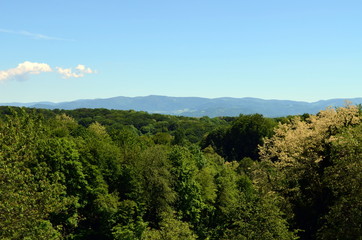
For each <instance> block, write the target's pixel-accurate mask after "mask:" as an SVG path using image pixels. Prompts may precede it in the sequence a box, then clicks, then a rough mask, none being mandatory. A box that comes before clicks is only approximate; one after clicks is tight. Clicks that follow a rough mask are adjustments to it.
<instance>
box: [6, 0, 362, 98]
mask: <svg viewBox="0 0 362 240" xmlns="http://www.w3.org/2000/svg"><path fill="white" fill-rule="evenodd" d="M0 10H1V14H0V102H33V101H54V102H59V101H70V100H76V99H86V98H107V97H114V96H146V95H167V96H198V97H209V98H214V97H258V98H263V99H289V100H300V101H316V100H320V99H329V98H352V97H362V93H361V92H362V91H361V89H362V29H361V26H362V14H361V12H362V1H349V0H344V1H340V0H339V1H333V0H329V1H324V0H313V1H311V0H304V1H291V0H284V1H281V0H255V1H244V0H237V1H234V0H226V1H220V0H219V1H214V0H207V1H206V0H192V1H191V0H183V1H170V0H168V1H166V0H165V1H159V0H153V1H149V0H144V1H140V0H118V1H110V0H104V1H92V0H89V1H69V0H62V1H60V0H52V1H49V0H47V1H39V0H33V1H25V0H12V1H5V0H3V1H1V0H0Z"/></svg>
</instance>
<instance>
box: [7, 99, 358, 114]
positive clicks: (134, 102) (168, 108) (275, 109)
mask: <svg viewBox="0 0 362 240" xmlns="http://www.w3.org/2000/svg"><path fill="white" fill-rule="evenodd" d="M346 100H348V101H350V102H351V103H352V104H361V103H362V98H351V99H329V100H321V101H317V102H312V103H309V102H302V101H289V100H264V99H259V98H229V97H223V98H200V97H167V96H156V95H151V96H145V97H122V96H120V97H113V98H105V99H84V100H76V101H71V102H60V103H52V102H34V103H0V105H2V106H4V105H9V106H25V107H34V108H45V109H56V108H58V109H68V110H71V109H77V108H107V109H116V110H131V109H132V110H136V111H146V112H149V113H161V114H171V115H181V116H191V117H202V116H209V117H216V116H238V115H239V114H253V113H260V114H263V115H264V116H266V117H280V116H287V115H298V114H303V113H311V114H315V113H317V112H319V111H320V110H323V109H325V108H327V107H337V106H343V105H344V104H345V101H346Z"/></svg>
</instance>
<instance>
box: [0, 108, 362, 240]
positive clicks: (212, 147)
mask: <svg viewBox="0 0 362 240" xmlns="http://www.w3.org/2000/svg"><path fill="white" fill-rule="evenodd" d="M361 143H362V112H361V108H359V107H357V106H354V105H347V106H345V107H341V108H331V109H327V110H324V111H321V112H319V113H318V114H317V115H309V114H303V115H301V116H289V117H281V118H267V117H264V116H262V115H260V114H252V115H239V116H238V117H217V118H209V117H201V118H192V117H181V116H171V115H162V114H149V113H146V112H137V111H132V110H128V111H122V110H109V109H76V110H59V109H55V110H48V109H31V108H17V107H0V239H9V240H10V239H11V240H12V239H14V240H15V239H16V240H17V239H28V240H33V239H34V240H35V239H36V240H49V239H51V240H63V239H65V240H83V239H104V240H113V239H115V240H159V239H164V240H196V239H198V240H234V239H235V240H238V239H245V240H249V239H250V240H265V239H267V240H296V239H303V240H304V239H308V240H309V239H311V240H314V239H318V240H319V239H320V240H329V239H347V240H349V239H351V240H352V239H353V240H354V239H361V236H362V228H361V222H362V201H361V199H362V181H361V178H362V176H361V174H362V161H361V159H362V147H361Z"/></svg>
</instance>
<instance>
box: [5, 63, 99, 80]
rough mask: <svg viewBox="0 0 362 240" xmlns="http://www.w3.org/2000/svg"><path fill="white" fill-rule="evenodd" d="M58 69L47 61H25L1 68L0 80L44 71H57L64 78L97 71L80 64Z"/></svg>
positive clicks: (21, 77) (23, 78)
mask: <svg viewBox="0 0 362 240" xmlns="http://www.w3.org/2000/svg"><path fill="white" fill-rule="evenodd" d="M55 69H56V71H54V70H53V68H51V67H50V66H49V65H48V64H46V63H35V62H29V61H26V62H23V63H20V64H19V65H18V66H17V67H16V68H11V69H7V70H2V71H1V70H0V82H1V81H6V80H25V79H27V78H28V77H29V75H35V74H40V73H44V72H57V73H59V74H60V75H62V76H63V78H80V77H84V76H85V74H93V73H95V71H94V70H92V69H91V68H89V67H86V66H84V65H81V64H79V65H78V66H76V67H75V68H74V70H72V68H62V67H55Z"/></svg>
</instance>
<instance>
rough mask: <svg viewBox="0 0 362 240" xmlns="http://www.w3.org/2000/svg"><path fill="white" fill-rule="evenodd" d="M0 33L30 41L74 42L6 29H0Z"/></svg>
mask: <svg viewBox="0 0 362 240" xmlns="http://www.w3.org/2000/svg"><path fill="white" fill-rule="evenodd" d="M0 32H2V33H8V34H15V35H21V36H26V37H29V38H32V39H37V40H55V41H70V42H72V41H74V40H73V39H67V38H57V37H50V36H47V35H44V34H40V33H32V32H28V31H23V30H22V31H14V30H8V29H1V28H0Z"/></svg>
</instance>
